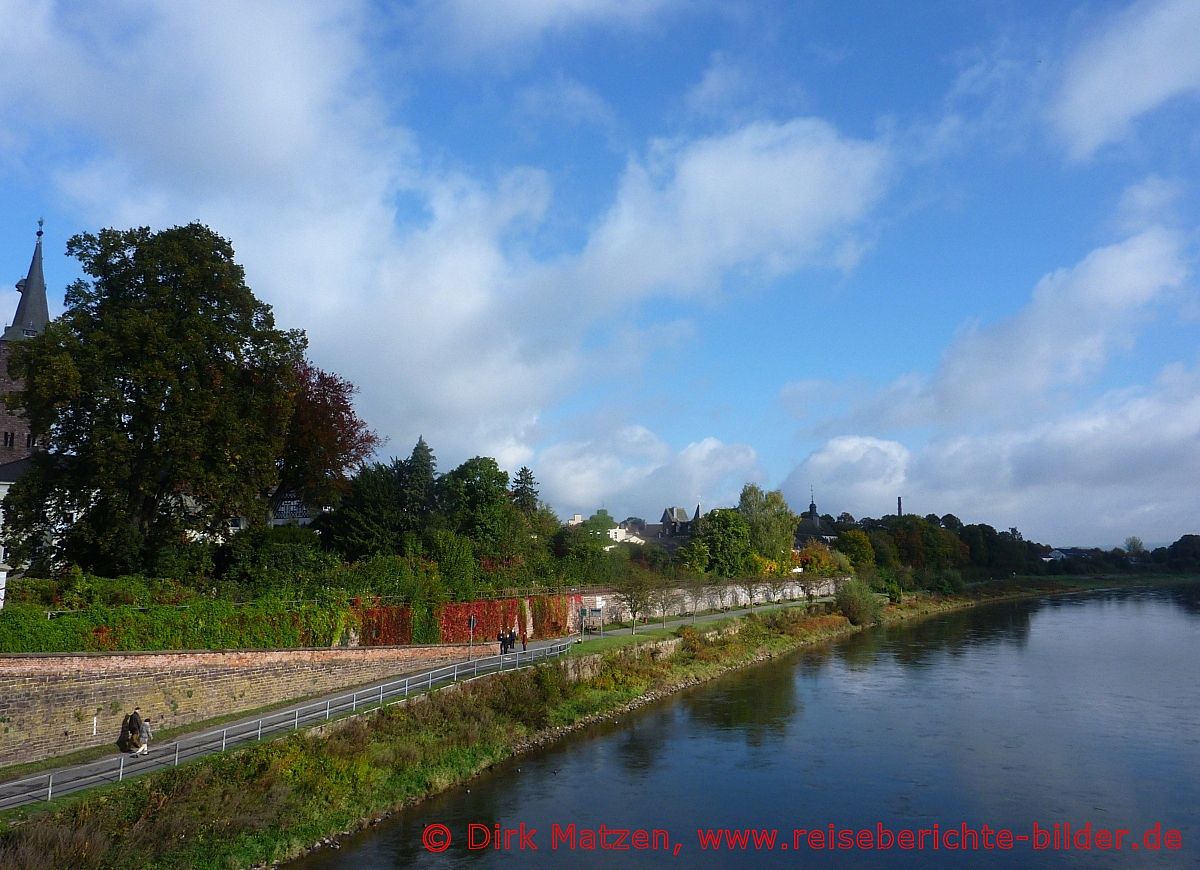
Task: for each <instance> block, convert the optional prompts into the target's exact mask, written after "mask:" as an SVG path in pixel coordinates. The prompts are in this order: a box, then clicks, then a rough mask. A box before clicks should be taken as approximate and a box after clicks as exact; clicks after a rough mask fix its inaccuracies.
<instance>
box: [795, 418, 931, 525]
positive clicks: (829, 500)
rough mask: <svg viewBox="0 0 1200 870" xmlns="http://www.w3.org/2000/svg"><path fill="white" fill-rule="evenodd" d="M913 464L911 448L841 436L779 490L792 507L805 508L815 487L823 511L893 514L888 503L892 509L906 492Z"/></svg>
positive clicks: (880, 440)
mask: <svg viewBox="0 0 1200 870" xmlns="http://www.w3.org/2000/svg"><path fill="white" fill-rule="evenodd" d="M909 462H910V455H909V451H908V448H906V447H905V446H904V445H903V444H901V443H899V442H898V441H889V440H886V439H882V438H873V437H870V436H864V435H841V436H838V437H837V438H831V439H830V440H829V441H827V442H826V443H825V444H824V445H823V446H822V447H820V448H819V449H817V450H816V451H814V452H813V453H812V454H810V455H809V456H808V458H806V459H805V460H804V461H803V462H802V463H800V464H799V465H798V466H796V468H794V469H793V470H792V471H791V473H790V474H789V475H788V476H787V478H786V479H785V480H784V482H783V485H782V487H781V488H782V490H783V494H784V497H785V498H787V500H788V503H789V504H791V505H793V506H795V505H807V504H808V501H809V495H810V489H809V488H810V487H812V494H813V495H814V496H815V497H816V501H817V507H818V510H821V511H822V512H825V513H829V512H832V513H835V514H836V513H841V512H842V511H843V510H849V511H850V512H851V513H853V514H855V515H856V516H859V515H863V514H868V515H871V516H882V515H883V514H887V513H894V508H893V509H889V508H888V507H887V505H888V503H889V500H890V501H891V503H892V504H893V505H894V504H895V501H896V496H897V495H903V494H904V488H905V485H906V483H907V480H908V466H909ZM835 506H836V510H834V508H835Z"/></svg>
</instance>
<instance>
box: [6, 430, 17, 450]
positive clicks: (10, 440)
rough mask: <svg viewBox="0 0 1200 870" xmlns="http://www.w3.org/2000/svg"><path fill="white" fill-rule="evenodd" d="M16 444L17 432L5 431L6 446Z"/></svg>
mask: <svg viewBox="0 0 1200 870" xmlns="http://www.w3.org/2000/svg"><path fill="white" fill-rule="evenodd" d="M16 444H17V433H16V432H5V433H4V446H5V447H15V446H16Z"/></svg>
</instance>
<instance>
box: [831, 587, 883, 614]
mask: <svg viewBox="0 0 1200 870" xmlns="http://www.w3.org/2000/svg"><path fill="white" fill-rule="evenodd" d="M837 606H838V610H840V611H841V612H842V615H843V616H845V617H846V618H847V619H848V620H850V623H851V624H852V625H873V624H874V623H876V622H878V621H879V611H880V606H879V599H878V598H876V597H875V593H874V592H872V591H871V587H870V586H868V585H867V584H866V583H864V582H863V581H862V580H848V581H847V582H845V583H843V584H842V585H841V586H839V587H838V591H837Z"/></svg>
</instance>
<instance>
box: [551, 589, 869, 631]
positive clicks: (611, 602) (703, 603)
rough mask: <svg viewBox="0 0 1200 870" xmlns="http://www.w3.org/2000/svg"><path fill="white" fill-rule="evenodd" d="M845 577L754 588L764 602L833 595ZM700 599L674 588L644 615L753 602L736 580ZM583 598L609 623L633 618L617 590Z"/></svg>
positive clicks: (593, 620)
mask: <svg viewBox="0 0 1200 870" xmlns="http://www.w3.org/2000/svg"><path fill="white" fill-rule="evenodd" d="M845 579H848V578H845V577H819V578H818V577H810V578H808V580H807V581H803V582H802V581H801V580H800V579H795V580H788V581H787V583H786V584H784V585H783V586H782V587H780V588H778V589H771V588H770V587H769V586H768V585H767V584H766V583H759V584H758V585H757V586H756V587H755V589H754V603H755V604H763V603H764V602H767V601H771V600H772V595H777V596H778V597H779V598H781V599H784V600H793V601H794V600H799V599H801V598H804V597H806V595H807V594H811V595H813V596H814V597H821V596H825V595H833V594H834V593H835V592H836V590H837V584H838V583H840V582H841V581H842V580H845ZM809 581H811V588H808V589H806V588H805V585H804V584H805V583H806V582H809ZM698 599H699V600H697V601H695V602H693V600H692V592H691V590H688V589H672V590H670V591H669V592H668V593H667V594H666V595H664V596H659V597H656V598H655V600H654V603H653V605H652V606H651V607H650V609H649V610H647V611H646V612H645V613H642V614H640V616H642V617H646V618H647V619H648V620H651V621H652V620H653V618H654V617H659V618H662V615H663V609H664V606H665V609H666V612H667V616H680V615H683V614H689V613H691V612H692V608H693V606H695V607H696V608H697V609H699V610H719V609H721V608H731V607H749V606H750V594H749V592H748V591H747V589H746V587H745V586H744V585H741V584H736V583H730V584H728V585H723V586H710V587H708V588H706V589H705V590H704V591H703V594H701V595H699V596H698ZM580 602H581V603H580V606H581V607H586V608H588V609H589V612H591V611H593V610H602V611H603V613H604V623H605V624H606V625H607V624H608V623H610V622H625V621H627V620H628V619H629V610H628V609H627V608H626V607H625V605H624V604H623V603H622V601H621V599H620V597H619V596H617V595H616V594H615V593H612V592H608V593H598V594H595V595H582V596H580ZM599 619H600V617H599V616H598V615H589V616H588V627H589V628H593V627H596V625H597V624H598V622H599ZM571 630H572V631H578V630H579V619H578V615H577V614H575V613H572V614H571Z"/></svg>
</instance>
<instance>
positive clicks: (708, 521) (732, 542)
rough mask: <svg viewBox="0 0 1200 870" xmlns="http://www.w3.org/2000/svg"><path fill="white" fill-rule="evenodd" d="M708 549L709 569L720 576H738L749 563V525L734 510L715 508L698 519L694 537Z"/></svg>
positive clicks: (744, 570)
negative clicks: (698, 525) (697, 528)
mask: <svg viewBox="0 0 1200 870" xmlns="http://www.w3.org/2000/svg"><path fill="white" fill-rule="evenodd" d="M697 537H698V538H699V540H700V541H702V542H703V543H704V546H705V547H707V548H708V554H709V562H708V570H709V571H710V572H712V573H713V574H717V575H718V576H721V577H738V576H740V575H742V574H744V573H745V572H746V569H747V565H748V563H749V561H750V526H749V524H748V523H747V522H746V519H745V517H743V516H742V515H741V513H740V512H739V511H737V510H735V509H734V508H717V509H716V510H711V511H709V512H708V513H706V514H705V515H704V516H703V517H702V518H701V520H700V532H699V534H698V536H697Z"/></svg>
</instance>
